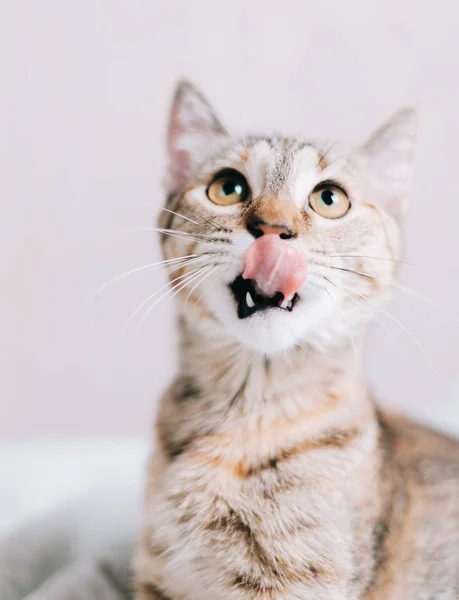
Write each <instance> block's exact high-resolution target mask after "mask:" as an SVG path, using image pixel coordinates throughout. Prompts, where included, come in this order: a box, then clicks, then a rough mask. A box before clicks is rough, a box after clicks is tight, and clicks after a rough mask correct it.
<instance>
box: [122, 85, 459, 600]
mask: <svg viewBox="0 0 459 600" xmlns="http://www.w3.org/2000/svg"><path fill="white" fill-rule="evenodd" d="M415 133H416V114H415V112H414V110H413V109H411V108H404V109H402V110H400V111H399V112H397V113H396V114H395V115H394V116H393V117H392V118H391V119H390V120H389V121H388V122H387V123H386V124H384V125H383V126H382V127H380V128H379V129H378V130H377V131H376V132H375V133H374V134H373V135H372V136H371V137H370V138H369V139H368V140H367V141H366V142H365V143H364V144H362V145H360V146H358V147H355V148H350V149H349V148H344V147H341V148H338V147H337V146H336V145H333V146H326V145H323V144H313V143H310V142H307V141H304V140H302V139H298V138H293V137H283V136H273V137H269V136H245V137H238V138H236V139H235V138H234V137H232V136H231V135H230V134H229V133H228V132H227V130H226V129H225V128H224V127H223V125H222V124H221V123H220V121H219V120H218V118H217V117H216V116H215V113H214V112H213V110H212V108H211V107H210V105H209V104H208V103H207V101H206V100H205V99H204V98H203V96H202V95H201V94H200V93H199V92H198V91H197V90H196V89H195V87H193V85H191V84H190V83H187V82H182V83H180V84H179V86H178V88H177V91H176V94H175V98H174V101H173V106H172V110H171V115H170V120H169V129H168V157H169V178H168V184H167V185H168V200H167V205H166V207H165V208H164V210H163V211H162V213H161V217H160V227H161V230H160V231H161V235H162V247H163V252H164V257H165V261H166V262H165V264H166V265H167V267H168V268H169V271H170V272H171V274H170V285H171V288H170V289H169V294H170V296H169V297H172V296H176V298H177V300H178V302H177V304H178V311H179V319H178V324H179V369H178V373H177V376H176V377H175V380H174V381H173V383H172V385H171V386H170V388H169V389H168V391H167V392H166V393H165V395H164V397H163V398H162V401H161V403H160V408H159V413H158V416H157V421H156V446H155V450H154V453H153V455H152V457H151V459H150V462H149V470H148V482H147V488H146V497H145V508H144V515H143V525H142V531H141V534H140V538H139V543H138V548H137V551H136V556H135V559H134V572H135V589H136V592H135V593H136V598H137V599H138V600H239V599H241V600H255V599H257V600H298V599H304V600H357V599H365V600H433V599H435V600H450V599H451V600H453V599H456V600H457V599H458V598H459V581H458V580H459V444H458V442H456V441H454V440H452V439H449V438H447V437H444V436H441V435H439V434H436V433H433V432H430V431H428V430H425V429H423V428H421V427H420V426H417V425H415V424H413V423H410V422H409V421H405V420H403V419H401V418H397V417H394V416H389V415H386V414H384V413H382V412H381V411H380V410H379V409H378V408H377V407H376V406H375V404H374V402H373V400H372V397H371V393H370V392H369V390H368V388H367V385H366V384H365V381H364V378H363V375H362V367H361V354H362V342H363V340H364V334H365V331H366V329H367V326H368V324H369V322H370V321H371V319H372V316H373V314H374V313H375V312H376V313H377V312H378V310H380V309H379V306H380V304H381V303H382V302H384V301H385V300H386V297H387V296H388V293H389V292H390V289H391V288H392V287H393V286H392V285H391V284H392V282H393V279H394V276H395V271H396V266H397V264H398V262H399V261H400V255H401V229H400V219H401V217H402V216H403V213H404V211H405V208H406V204H407V200H408V196H409V188H410V179H411V174H412V162H413V150H414V144H415Z"/></svg>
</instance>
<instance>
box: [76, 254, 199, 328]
mask: <svg viewBox="0 0 459 600" xmlns="http://www.w3.org/2000/svg"><path fill="white" fill-rule="evenodd" d="M189 256H190V257H195V258H188V257H183V258H182V259H177V258H175V259H170V261H165V262H164V261H161V262H159V263H151V265H144V266H142V267H137V268H136V269H131V270H130V271H128V272H127V273H123V274H122V275H118V276H117V277H115V278H114V279H112V280H111V281H108V282H107V283H106V284H104V285H103V286H102V287H101V288H99V291H98V292H96V294H95V295H94V296H93V298H92V299H91V301H90V303H93V302H94V301H95V300H96V298H97V297H98V296H100V294H101V293H102V292H103V291H106V290H107V289H108V288H109V287H112V286H113V285H114V284H124V283H125V282H126V280H127V277H129V276H133V277H134V278H135V277H137V276H138V275H141V274H142V273H144V272H145V271H146V270H148V271H149V272H152V271H156V270H157V269H158V268H160V267H161V268H165V269H166V270H168V271H173V270H175V269H178V268H183V267H188V266H189V265H193V264H195V263H197V262H200V261H202V260H205V259H206V258H207V257H208V254H207V253H203V254H195V255H193V254H191V255H189ZM166 263H167V264H166ZM115 291H116V290H115ZM115 291H113V292H112V293H111V294H107V295H106V297H105V298H103V299H102V300H101V302H100V303H99V306H97V307H96V308H95V309H94V311H93V313H92V315H91V317H90V321H91V322H92V321H94V319H95V317H96V314H97V312H98V311H100V310H101V308H102V307H103V306H105V304H106V303H107V302H108V301H109V300H110V298H113V296H114V294H115ZM90 303H88V306H87V308H86V309H85V310H89V306H90Z"/></svg>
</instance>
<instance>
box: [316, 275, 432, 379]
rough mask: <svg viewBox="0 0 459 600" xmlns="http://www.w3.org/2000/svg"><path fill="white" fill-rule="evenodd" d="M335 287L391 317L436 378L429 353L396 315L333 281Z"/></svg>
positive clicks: (363, 295)
mask: <svg viewBox="0 0 459 600" xmlns="http://www.w3.org/2000/svg"><path fill="white" fill-rule="evenodd" d="M328 281H330V282H331V280H330V279H328ZM331 283H333V282H331ZM334 285H335V287H337V288H338V289H344V290H345V291H348V292H349V293H351V294H354V295H356V296H358V297H359V298H361V299H362V300H364V301H365V302H367V303H368V304H370V305H371V306H374V307H375V308H376V309H377V310H379V311H381V312H382V313H384V314H385V315H386V316H387V317H389V319H391V320H392V321H393V322H394V323H396V324H397V325H398V326H399V327H400V328H401V329H402V330H403V331H404V332H405V333H406V334H407V335H408V336H409V337H410V339H411V340H412V342H413V343H414V344H415V345H416V346H417V348H418V350H419V351H420V352H421V354H422V355H423V356H424V358H425V360H426V361H427V363H428V364H429V366H430V368H431V369H432V372H433V374H434V375H435V377H437V378H438V376H439V375H438V371H437V369H436V367H435V365H434V364H433V362H432V360H431V358H430V357H429V355H428V354H427V352H426V351H425V349H424V346H423V345H422V344H421V342H420V341H419V340H418V338H417V337H416V336H415V335H414V334H413V333H412V332H411V331H410V330H409V329H408V328H407V327H406V326H405V325H403V323H401V322H400V321H399V320H398V319H397V318H396V317H394V315H392V314H391V313H390V312H389V311H387V310H386V309H385V308H383V307H382V306H380V305H379V304H377V303H376V302H374V301H373V300H371V299H370V298H368V296H365V294H361V293H360V292H357V291H356V290H354V289H352V288H350V287H348V286H346V285H343V284H340V285H338V284H336V283H334Z"/></svg>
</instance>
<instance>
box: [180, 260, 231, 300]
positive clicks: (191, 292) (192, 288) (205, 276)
mask: <svg viewBox="0 0 459 600" xmlns="http://www.w3.org/2000/svg"><path fill="white" fill-rule="evenodd" d="M223 266H224V265H218V266H214V267H213V269H212V270H211V271H209V272H208V273H206V274H205V275H204V277H202V279H199V280H198V281H197V282H196V283H195V284H194V285H193V286H192V287H191V288H190V291H189V292H188V294H187V297H186V300H185V306H188V301H189V300H190V297H191V295H192V294H193V292H194V291H195V289H196V288H197V287H199V286H200V285H201V284H202V283H203V282H204V280H205V279H207V278H208V277H209V276H210V275H212V274H215V272H216V271H219V270H220V269H221V268H222V267H223ZM203 295H204V292H203V293H202V294H201V296H200V297H199V300H201V298H202V296H203ZM197 304H198V302H195V305H197Z"/></svg>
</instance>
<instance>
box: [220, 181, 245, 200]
mask: <svg viewBox="0 0 459 600" xmlns="http://www.w3.org/2000/svg"><path fill="white" fill-rule="evenodd" d="M222 190H223V193H224V194H225V196H231V195H232V194H237V195H238V196H240V195H241V194H242V185H241V184H240V183H236V182H235V181H231V179H228V181H225V183H224V184H223V185H222Z"/></svg>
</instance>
